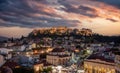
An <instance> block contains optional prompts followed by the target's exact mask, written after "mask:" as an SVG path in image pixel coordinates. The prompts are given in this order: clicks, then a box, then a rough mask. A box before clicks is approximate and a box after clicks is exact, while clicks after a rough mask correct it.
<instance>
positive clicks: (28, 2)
mask: <svg viewBox="0 0 120 73" xmlns="http://www.w3.org/2000/svg"><path fill="white" fill-rule="evenodd" d="M86 1H87V0H86ZM90 1H91V0H90ZM90 1H89V3H92V2H90ZM101 1H102V0H101ZM107 1H108V0H106V1H104V2H105V3H107ZM112 1H113V0H112ZM72 2H75V3H76V2H77V1H72V0H71V2H70V0H54V1H53V0H0V20H1V21H0V26H6V27H10V26H20V27H30V28H31V27H45V26H46V27H50V26H62V25H63V26H73V27H74V26H77V25H78V24H81V22H80V20H79V21H78V20H74V19H72V20H70V19H67V18H66V17H65V18H64V16H61V15H59V13H57V12H55V10H56V11H57V10H58V11H63V12H66V13H68V14H69V13H74V14H78V15H83V16H87V17H89V18H95V17H98V15H97V14H96V12H97V11H96V9H94V8H91V7H89V6H86V5H84V4H82V3H81V4H79V5H77V7H75V6H73V4H72ZM89 3H88V4H89ZM59 6H63V7H60V8H59ZM57 7H58V8H57ZM35 14H37V15H38V16H37V15H35ZM56 17H57V18H56ZM108 20H111V21H115V20H113V19H108Z"/></svg>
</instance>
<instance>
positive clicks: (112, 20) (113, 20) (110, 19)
mask: <svg viewBox="0 0 120 73" xmlns="http://www.w3.org/2000/svg"><path fill="white" fill-rule="evenodd" d="M107 20H109V21H111V22H118V21H117V20H115V19H112V18H107Z"/></svg>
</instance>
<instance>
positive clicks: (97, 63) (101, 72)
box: [84, 53, 116, 73]
mask: <svg viewBox="0 0 120 73" xmlns="http://www.w3.org/2000/svg"><path fill="white" fill-rule="evenodd" d="M84 70H85V73H116V71H115V63H114V59H111V58H106V57H105V56H103V55H102V56H101V55H100V53H99V54H93V55H91V56H90V57H89V58H88V59H86V60H85V61H84Z"/></svg>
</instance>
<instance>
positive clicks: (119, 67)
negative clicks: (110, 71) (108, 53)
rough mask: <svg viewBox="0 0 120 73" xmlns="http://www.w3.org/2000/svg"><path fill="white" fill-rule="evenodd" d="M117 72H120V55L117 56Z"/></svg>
mask: <svg viewBox="0 0 120 73" xmlns="http://www.w3.org/2000/svg"><path fill="white" fill-rule="evenodd" d="M115 65H116V67H115V68H116V73H120V55H116V57H115Z"/></svg>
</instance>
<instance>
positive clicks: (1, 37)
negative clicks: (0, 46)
mask: <svg viewBox="0 0 120 73" xmlns="http://www.w3.org/2000/svg"><path fill="white" fill-rule="evenodd" d="M7 39H8V38H7V37H3V36H0V41H4V40H7Z"/></svg>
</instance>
